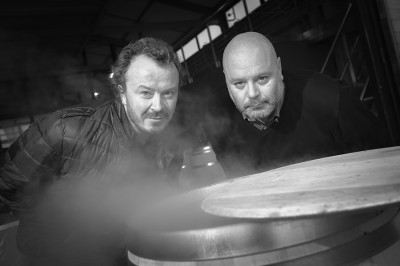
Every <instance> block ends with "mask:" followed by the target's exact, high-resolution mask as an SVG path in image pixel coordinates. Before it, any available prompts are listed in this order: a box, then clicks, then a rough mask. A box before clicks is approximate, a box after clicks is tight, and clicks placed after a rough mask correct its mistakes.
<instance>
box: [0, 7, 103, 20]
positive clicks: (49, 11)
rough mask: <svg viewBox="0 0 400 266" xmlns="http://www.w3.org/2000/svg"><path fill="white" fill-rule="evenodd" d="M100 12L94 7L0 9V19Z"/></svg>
mask: <svg viewBox="0 0 400 266" xmlns="http://www.w3.org/2000/svg"><path fill="white" fill-rule="evenodd" d="M99 11H100V9H99V8H98V7H95V6H80V7H71V6H58V7H35V6H33V7H24V6H21V7H18V8H4V7H3V8H2V9H0V17H2V18H5V17H13V18H14V17H17V18H20V17H36V16H60V15H87V14H96V13H98V12H99Z"/></svg>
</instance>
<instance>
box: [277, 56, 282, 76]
mask: <svg viewBox="0 0 400 266" xmlns="http://www.w3.org/2000/svg"><path fill="white" fill-rule="evenodd" d="M276 65H277V66H278V71H279V75H280V76H281V79H282V80H283V75H282V64H281V58H280V57H278V58H277V59H276Z"/></svg>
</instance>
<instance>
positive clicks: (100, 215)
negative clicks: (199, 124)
mask: <svg viewBox="0 0 400 266" xmlns="http://www.w3.org/2000/svg"><path fill="white" fill-rule="evenodd" d="M135 137H136V134H135V131H134V130H133V128H132V126H131V124H130V122H129V120H128V118H127V116H126V112H125V109H124V107H123V105H122V104H121V103H120V102H119V101H118V100H111V101H107V102H99V101H95V102H91V103H90V104H88V105H81V106H75V107H70V108H65V109H62V110H59V111H56V112H54V113H52V114H50V115H48V116H46V117H44V118H43V119H41V120H40V121H37V122H35V123H33V124H32V125H31V126H30V128H29V129H28V130H27V131H26V132H24V133H23V134H22V135H21V136H20V137H19V138H18V139H17V141H16V142H15V143H14V144H13V145H12V146H11V147H10V148H9V149H8V151H7V154H6V162H5V164H4V165H3V167H2V168H1V170H0V199H1V200H2V201H3V202H5V203H6V204H7V206H8V207H9V208H10V209H11V210H12V212H13V213H15V214H16V215H17V216H18V217H19V220H20V225H19V232H18V247H19V249H20V250H21V251H22V252H23V253H25V254H26V255H29V256H32V257H42V258H48V257H50V258H51V257H54V258H57V257H58V258H60V257H62V259H61V258H60V259H59V260H60V261H64V262H63V263H65V264H63V265H80V264H79V263H82V264H83V265H91V264H93V265H118V263H116V264H115V261H116V260H115V258H117V257H118V256H121V254H122V252H124V251H123V240H124V234H123V230H122V229H123V226H124V224H123V221H124V218H126V215H128V212H131V211H132V212H134V210H135V207H139V206H140V205H142V204H143V202H145V201H149V200H151V199H150V198H151V197H154V195H153V194H152V193H158V194H160V193H159V192H160V191H156V190H155V189H154V188H155V187H157V186H158V188H160V190H161V188H163V187H164V182H166V180H168V174H169V173H168V171H167V170H168V166H169V164H170V163H171V161H172V160H173V155H172V153H170V152H168V151H167V149H166V148H165V145H162V140H160V139H154V140H152V141H150V142H149V143H148V144H146V145H140V144H139V143H138V142H137V141H136V140H135ZM92 253H93V254H96V255H91V254H92ZM60 254H64V255H63V256H61V255H60ZM122 256H124V255H122ZM64 257H67V258H68V261H69V263H68V262H65V259H66V258H64ZM73 257H76V258H74V259H71V258H73ZM86 257H87V258H86ZM75 259H76V260H77V261H79V260H81V261H85V260H87V261H85V262H77V261H73V260H75ZM53 263H54V262H53ZM57 263H58V262H57ZM60 263H61V262H60ZM60 265H61V264H60Z"/></svg>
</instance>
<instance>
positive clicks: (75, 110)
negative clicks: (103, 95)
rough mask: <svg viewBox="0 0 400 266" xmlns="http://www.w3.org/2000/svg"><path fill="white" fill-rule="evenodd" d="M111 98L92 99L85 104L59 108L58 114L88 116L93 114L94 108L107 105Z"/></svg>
mask: <svg viewBox="0 0 400 266" xmlns="http://www.w3.org/2000/svg"><path fill="white" fill-rule="evenodd" d="M112 101H113V100H108V101H92V102H90V103H86V104H80V105H76V106H71V107H67V108H64V109H61V110H59V111H58V112H59V115H60V117H61V118H68V117H77V116H84V117H88V116H91V115H93V114H94V113H95V112H96V110H98V109H100V108H102V107H103V106H107V105H109V104H110V103H111V102H112Z"/></svg>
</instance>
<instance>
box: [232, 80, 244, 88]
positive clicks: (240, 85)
mask: <svg viewBox="0 0 400 266" xmlns="http://www.w3.org/2000/svg"><path fill="white" fill-rule="evenodd" d="M245 84H246V83H245V82H243V81H238V82H235V83H234V85H235V86H236V87H243V86H244V85H245Z"/></svg>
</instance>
